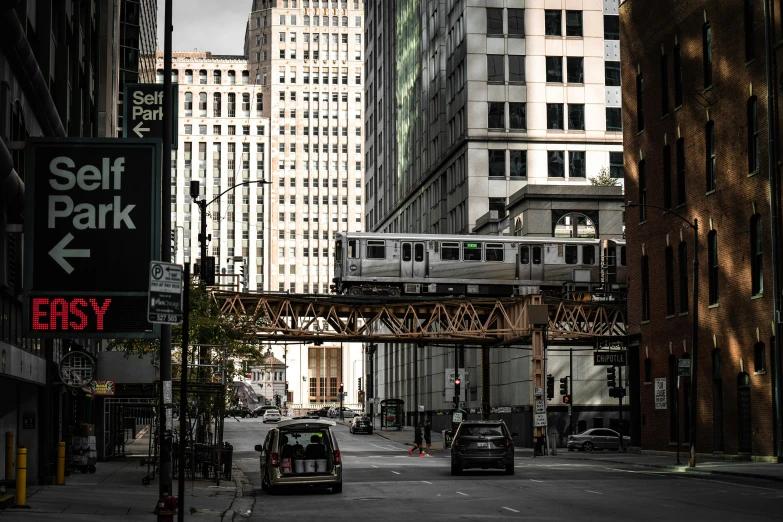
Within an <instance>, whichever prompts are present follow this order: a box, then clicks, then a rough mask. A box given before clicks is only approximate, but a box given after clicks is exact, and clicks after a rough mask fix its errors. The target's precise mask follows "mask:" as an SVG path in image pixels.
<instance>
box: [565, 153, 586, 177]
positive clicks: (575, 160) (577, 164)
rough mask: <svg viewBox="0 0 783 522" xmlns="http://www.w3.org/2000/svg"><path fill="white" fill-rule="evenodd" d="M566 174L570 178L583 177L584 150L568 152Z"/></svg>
mask: <svg viewBox="0 0 783 522" xmlns="http://www.w3.org/2000/svg"><path fill="white" fill-rule="evenodd" d="M568 176H569V177H571V178H584V177H585V151H583V150H574V151H570V152H569V153H568Z"/></svg>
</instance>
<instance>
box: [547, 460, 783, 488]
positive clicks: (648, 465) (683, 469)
mask: <svg viewBox="0 0 783 522" xmlns="http://www.w3.org/2000/svg"><path fill="white" fill-rule="evenodd" d="M554 458H558V457H557V456H555V457H554ZM567 460H580V461H591V462H603V463H608V464H622V465H625V466H633V467H641V468H653V469H663V470H666V471H671V472H675V473H690V474H693V475H723V476H729V477H742V478H752V479H761V480H770V481H773V482H783V476H775V475H760V474H758V473H746V472H742V471H726V470H709V469H701V468H689V467H688V466H668V465H664V464H652V463H648V462H628V461H623V460H610V459H600V458H599V459H596V458H586V457H581V458H580V457H567V458H561V459H560V461H561V462H562V461H567Z"/></svg>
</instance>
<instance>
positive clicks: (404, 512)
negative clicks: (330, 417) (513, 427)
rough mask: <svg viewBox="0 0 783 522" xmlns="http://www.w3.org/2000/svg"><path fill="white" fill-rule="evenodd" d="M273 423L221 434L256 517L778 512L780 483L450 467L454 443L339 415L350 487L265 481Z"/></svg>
mask: <svg viewBox="0 0 783 522" xmlns="http://www.w3.org/2000/svg"><path fill="white" fill-rule="evenodd" d="M270 427H271V425H264V424H263V423H262V422H261V420H260V419H242V420H241V421H239V422H237V421H234V420H233V419H227V420H226V424H225V432H224V439H225V440H227V441H229V442H230V443H231V444H233V446H234V462H235V463H236V464H237V465H238V466H239V467H240V468H241V469H242V470H243V471H244V473H245V474H246V475H247V477H248V479H250V480H251V481H252V483H253V485H254V486H255V488H256V491H255V493H256V497H255V502H254V505H253V511H252V515H251V517H250V520H318V519H323V518H324V517H327V518H326V519H327V520H365V521H366V520H368V519H369V520H372V522H378V521H385V520H389V521H394V522H401V521H413V520H454V519H461V520H491V519H528V520H568V521H569V522H573V521H574V520H580V521H581V520H601V521H610V520H613V521H615V520H617V521H623V522H625V521H631V520H633V521H634V522H635V521H641V520H650V521H655V522H661V520H687V521H688V522H691V521H698V520H705V521H707V520H709V521H720V520H730V521H738V520H743V521H744V520H780V517H781V513H783V484H780V483H776V482H768V481H759V480H751V479H747V480H746V479H735V478H729V477H721V478H720V479H715V478H707V477H704V478H702V477H698V476H691V475H690V474H689V475H687V476H686V475H685V474H682V473H671V472H665V471H655V470H652V469H644V468H638V467H633V466H624V465H613V464H607V463H598V462H596V463H592V462H585V461H581V462H579V463H564V462H557V461H554V460H547V459H546V458H538V459H533V458H531V457H527V456H525V457H521V456H518V457H517V460H516V463H515V471H516V473H515V475H514V476H506V475H504V474H503V473H502V472H501V471H498V472H496V471H475V472H471V471H467V472H465V473H464V475H462V476H459V477H452V476H451V473H450V467H449V466H450V460H449V458H448V453H447V452H442V451H441V452H433V453H432V455H433V456H432V457H431V458H419V457H416V456H414V457H411V456H409V455H408V451H407V450H408V447H406V446H403V445H401V444H398V443H395V442H391V441H389V440H386V439H384V438H382V437H380V436H378V435H364V434H361V435H359V434H357V435H351V434H350V433H349V432H348V428H346V427H345V426H342V425H338V426H336V427H335V428H333V430H334V431H335V433H336V434H337V439H338V444H339V445H340V452H341V455H342V460H343V492H342V493H340V494H332V493H331V492H329V491H328V490H309V489H304V490H303V489H299V490H293V491H285V492H283V493H281V494H275V495H268V494H267V493H265V492H262V491H261V489H260V488H261V482H260V474H259V471H258V467H259V465H258V454H257V453H256V452H255V451H254V450H253V447H254V446H255V445H256V444H260V443H262V442H263V439H264V437H265V436H266V433H267V431H268V430H269V428H270Z"/></svg>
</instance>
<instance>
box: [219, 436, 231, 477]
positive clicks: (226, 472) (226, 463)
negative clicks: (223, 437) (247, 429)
mask: <svg viewBox="0 0 783 522" xmlns="http://www.w3.org/2000/svg"><path fill="white" fill-rule="evenodd" d="M233 460H234V446H232V445H231V444H229V443H228V442H224V443H223V454H222V455H221V461H222V466H223V479H224V480H231V464H232V462H233Z"/></svg>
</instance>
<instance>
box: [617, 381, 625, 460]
mask: <svg viewBox="0 0 783 522" xmlns="http://www.w3.org/2000/svg"><path fill="white" fill-rule="evenodd" d="M617 384H619V385H620V386H619V388H620V389H624V388H623V367H622V366H618V367H617ZM617 402H618V405H619V408H620V451H624V450H625V448H623V394H622V393H618V394H617Z"/></svg>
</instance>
